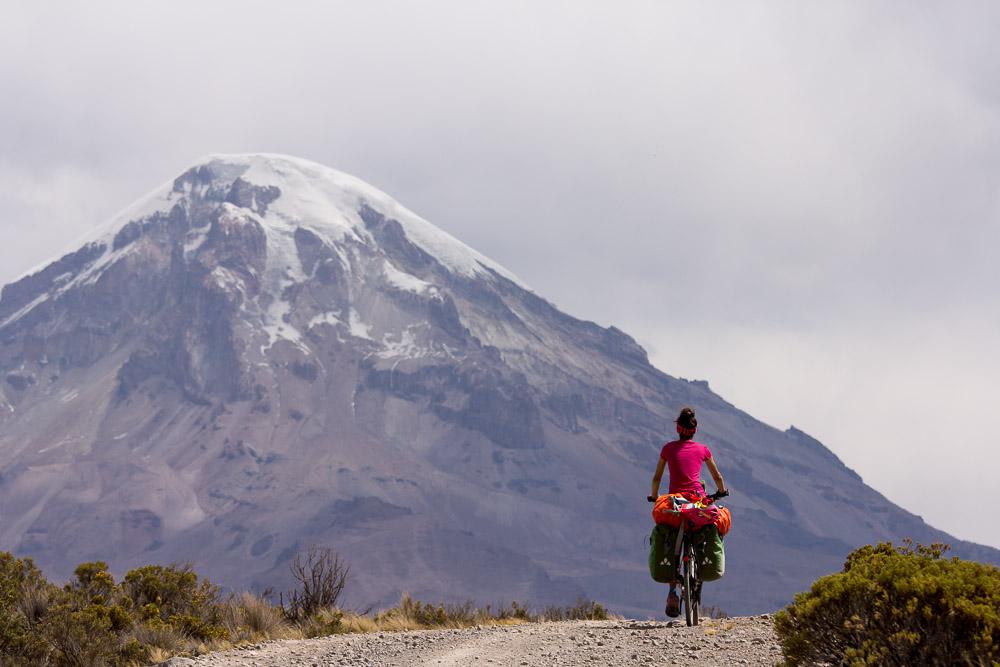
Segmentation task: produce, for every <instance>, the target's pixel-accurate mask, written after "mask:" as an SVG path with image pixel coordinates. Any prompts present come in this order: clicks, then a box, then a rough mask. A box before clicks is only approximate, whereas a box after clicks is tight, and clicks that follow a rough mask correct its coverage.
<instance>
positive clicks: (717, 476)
mask: <svg viewBox="0 0 1000 667" xmlns="http://www.w3.org/2000/svg"><path fill="white" fill-rule="evenodd" d="M705 463H706V465H708V472H710V473H712V479H714V480H715V490H716V491H725V490H726V480H724V479H722V473H721V472H719V466H717V465H715V459H714V458H708V459H706V460H705Z"/></svg>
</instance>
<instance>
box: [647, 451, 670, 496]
mask: <svg viewBox="0 0 1000 667" xmlns="http://www.w3.org/2000/svg"><path fill="white" fill-rule="evenodd" d="M665 465H667V462H666V461H664V460H663V459H660V460H659V463H657V464H656V474H655V475H653V490H652V491H651V492H650V494H649V497H650V498H653V499H654V500H655V499H656V498H657V497H658V496H659V494H660V480H661V479H663V466H665Z"/></svg>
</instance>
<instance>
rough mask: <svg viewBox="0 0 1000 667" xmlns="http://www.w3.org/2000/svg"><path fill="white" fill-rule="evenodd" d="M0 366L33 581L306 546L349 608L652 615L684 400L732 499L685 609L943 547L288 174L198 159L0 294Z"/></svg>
mask: <svg viewBox="0 0 1000 667" xmlns="http://www.w3.org/2000/svg"><path fill="white" fill-rule="evenodd" d="M0 370H2V373H3V383H2V386H0V548H2V549H9V550H14V551H16V552H18V553H19V554H26V555H31V556H33V557H35V558H36V560H37V561H38V562H39V563H40V564H41V565H42V566H43V567H45V568H46V569H47V570H49V571H50V572H51V573H52V574H53V575H57V576H58V575H65V574H67V573H68V571H69V570H70V568H71V567H72V566H73V565H74V564H75V563H77V562H79V561H82V560H86V559H96V558H101V559H104V560H108V561H109V562H111V563H112V564H113V566H114V567H115V568H118V569H123V568H126V567H130V566H133V565H136V564H139V563H145V562H150V561H160V562H165V561H172V560H180V561H185V560H191V559H194V560H195V561H196V562H197V563H198V564H199V566H200V567H201V568H202V569H203V570H204V571H206V572H208V573H209V574H210V575H212V577H213V578H214V579H217V580H219V581H221V582H223V583H226V584H229V585H233V586H258V587H264V586H269V585H275V584H280V583H281V582H282V581H283V580H284V577H286V575H287V571H286V570H287V561H288V559H289V558H290V557H291V555H292V554H293V553H294V552H295V551H296V550H297V549H299V548H301V547H302V546H304V545H306V544H310V543H316V542H322V543H327V544H331V545H333V546H335V547H336V548H337V549H339V550H340V551H342V552H343V553H345V555H346V556H347V557H348V559H349V561H350V562H352V563H353V564H354V572H355V575H356V576H355V581H354V583H353V585H352V588H351V593H352V595H353V597H354V598H355V599H356V600H357V601H359V602H368V603H370V602H376V601H378V602H386V601H393V600H394V599H395V598H396V597H397V596H398V594H399V592H400V591H403V590H406V591H409V592H412V593H414V594H416V595H422V596H429V597H434V598H437V597H442V596H443V597H448V598H459V599H465V598H468V597H475V598H477V599H479V600H492V599H500V598H504V599H510V598H512V597H513V598H515V599H519V600H521V599H530V600H533V601H537V602H544V601H552V600H566V599H571V598H573V597H574V596H576V595H577V594H587V595H589V596H592V597H596V598H599V599H602V600H606V601H608V602H609V603H611V604H613V605H614V606H616V607H617V608H619V609H621V610H624V611H627V612H630V613H636V614H647V613H652V612H654V611H656V610H657V609H659V608H660V607H661V606H662V605H661V598H662V595H663V591H662V588H661V587H657V586H656V585H654V584H653V583H652V582H651V581H650V580H649V579H648V575H647V574H646V572H645V567H646V566H645V549H646V546H645V536H646V534H647V533H648V529H649V514H648V512H649V507H648V505H647V504H646V503H645V495H646V493H647V492H648V491H647V488H648V482H649V477H650V476H651V473H652V469H653V466H654V464H655V462H656V458H657V455H658V448H659V445H660V444H662V440H663V439H664V438H665V437H668V436H669V434H670V433H671V427H672V418H673V416H674V415H675V414H676V412H677V410H678V409H679V407H680V406H681V405H683V404H689V403H690V404H693V405H695V406H696V407H697V409H698V412H699V419H700V422H701V424H702V430H701V432H700V434H699V436H700V437H701V439H702V440H703V441H704V442H706V443H707V444H709V445H710V446H711V447H712V448H713V451H714V452H715V453H716V457H717V459H718V461H719V464H720V466H721V467H722V469H723V472H724V474H725V475H726V478H727V480H728V481H729V482H730V484H731V486H732V487H733V489H734V496H733V498H732V502H731V506H732V508H733V513H734V522H735V523H734V530H733V533H732V534H731V536H730V537H729V538H727V546H728V555H729V559H728V560H729V574H728V575H727V577H726V578H725V579H724V580H723V581H722V582H720V583H719V584H716V585H713V587H712V589H711V591H710V593H709V594H708V601H709V602H710V603H717V604H719V605H721V606H724V607H726V608H727V609H729V610H730V611H732V612H753V611H759V610H769V609H772V608H774V607H776V606H778V605H780V604H782V603H783V602H785V601H787V599H788V598H789V596H790V595H791V593H793V592H794V591H796V590H800V589H802V588H804V587H805V586H806V585H808V583H809V582H811V580H812V579H814V578H815V577H816V576H818V575H820V574H823V573H825V572H827V571H830V570H833V569H836V568H838V567H839V566H840V564H841V562H842V560H843V557H844V555H845V554H846V553H847V552H848V551H849V550H850V549H851V548H852V547H853V546H856V545H858V544H862V543H867V542H872V541H876V540H880V539H896V540H898V539H900V538H902V537H913V538H915V539H917V540H921V541H930V540H942V539H947V541H950V542H953V543H954V542H955V541H954V540H951V539H949V538H947V536H945V535H944V534H943V533H940V532H939V531H935V530H934V529H932V528H930V527H928V526H926V525H925V524H924V523H923V522H922V521H921V520H920V519H919V518H917V517H914V516H913V515H911V514H908V513H906V512H905V511H903V510H901V509H900V508H898V507H896V506H894V505H892V504H891V503H888V502H887V501H886V500H885V499H884V498H882V497H881V496H879V495H878V494H877V493H876V492H874V491H873V490H871V489H870V488H868V487H867V486H865V485H864V484H863V482H862V481H861V479H860V478H859V477H858V476H857V475H855V474H854V473H853V472H852V471H850V470H849V469H847V468H846V467H845V466H843V464H842V463H841V462H840V461H839V460H838V459H837V458H836V457H835V456H834V455H833V454H832V453H830V452H829V450H827V449H826V448H825V447H823V446H822V445H821V444H820V443H818V442H816V441H815V440H813V439H811V438H810V437H809V436H807V435H806V434H804V433H802V432H800V431H797V430H794V429H791V430H789V431H788V432H780V431H777V430H775V429H773V428H770V427H768V426H766V425H764V424H762V423H760V422H758V421H756V420H754V419H753V418H752V417H750V416H749V415H747V414H745V413H743V412H741V411H739V410H737V409H736V408H735V407H734V406H732V405H730V404H728V403H727V402H725V401H724V400H723V399H721V398H720V397H718V396H716V395H715V394H714V393H712V392H711V390H710V389H709V387H708V385H707V384H705V383H700V382H687V381H684V380H680V379H676V378H672V377H670V376H668V375H666V374H664V373H662V372H660V371H658V370H657V369H655V368H653V367H652V366H651V365H650V364H649V362H648V360H647V358H646V354H645V352H644V351H643V350H642V349H641V348H640V347H639V346H638V345H637V344H636V343H635V341H634V340H632V339H631V338H630V337H629V336H627V335H626V334H624V333H622V332H621V331H619V330H617V329H615V328H614V327H612V328H608V329H605V328H602V327H599V326H597V325H595V324H593V323H590V322H584V321H580V320H577V319H575V318H572V317H570V316H568V315H566V314H564V313H562V312H560V311H559V310H558V309H556V308H555V307H554V306H553V305H551V304H550V303H548V302H547V301H545V300H544V299H542V298H540V297H539V296H538V295H536V294H534V293H533V292H532V291H531V290H530V289H528V288H527V287H526V286H525V285H524V284H523V283H521V282H520V281H519V280H518V279H517V278H516V277H515V276H513V275H512V274H511V273H510V272H508V271H506V270H505V269H504V268H503V267H501V266H499V265H497V264H496V263H494V262H492V261H490V260H489V259H487V258H486V257H484V256H482V255H480V254H479V253H477V252H475V251H474V250H472V249H470V248H468V247H467V246H465V245H464V244H462V243H461V242H459V241H457V240H456V239H454V238H452V237H450V236H449V235H447V234H445V233H444V232H442V231H440V230H439V229H437V228H435V227H434V226H432V225H430V224H429V223H427V222H426V221H424V220H422V219H421V218H419V217H418V216H416V215H415V214H413V213H412V212H410V211H408V210H406V209H405V208H403V207H402V206H400V205H399V204H398V203H396V202H395V201H393V200H392V199H391V198H390V197H388V196H387V195H385V194H384V193H381V192H379V191H378V190H376V189H374V188H372V187H370V186H368V185H366V184H364V183H362V182H360V181H358V180H357V179H355V178H353V177H350V176H347V175H345V174H342V173H340V172H336V171H333V170H331V169H327V168H325V167H322V166H320V165H316V164H314V163H310V162H307V161H303V160H299V159H296V158H289V157H285V156H275V155H241V156H214V157H211V158H207V159H205V160H203V161H201V162H200V163H199V164H198V165H196V166H194V167H192V168H191V169H189V170H188V171H186V172H185V173H184V174H182V175H181V176H179V177H178V178H177V179H176V180H175V181H173V182H172V183H170V184H168V185H166V186H164V187H163V188H160V189H159V190H157V191H155V192H154V193H152V194H151V195H149V196H147V197H146V198H144V199H143V200H141V201H140V202H137V203H136V204H135V205H133V206H132V207H130V208H129V209H127V210H126V211H124V212H123V213H122V214H120V215H119V216H117V217H116V218H115V219H114V220H112V221H110V222H109V224H108V225H107V226H105V227H104V228H102V229H101V230H99V232H98V233H96V234H95V236H94V237H93V238H92V239H91V240H90V241H89V242H87V243H86V244H84V245H83V246H82V247H81V248H80V249H79V250H77V251H75V252H73V253H71V254H69V255H67V256H65V257H63V258H61V259H59V260H57V261H55V262H53V263H51V264H49V265H48V266H47V267H45V268H43V269H42V270H40V271H38V272H35V273H32V274H31V275H29V276H26V277H24V278H22V279H20V280H19V281H17V282H15V283H14V284H12V285H8V286H7V287H5V288H4V289H3V292H2V297H0ZM957 551H958V552H959V553H962V554H964V555H967V556H970V557H974V558H977V559H980V560H990V561H993V562H998V561H1000V557H998V556H1000V554H998V552H997V551H996V550H992V549H988V548H986V547H978V546H975V545H970V544H960V545H958V549H957Z"/></svg>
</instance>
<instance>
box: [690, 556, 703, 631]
mask: <svg viewBox="0 0 1000 667" xmlns="http://www.w3.org/2000/svg"><path fill="white" fill-rule="evenodd" d="M694 582H695V583H694V593H693V594H692V596H691V597H692V600H691V613H692V615H693V616H694V625H698V623H699V616H700V615H701V582H700V581H698V568H697V567H695V569H694Z"/></svg>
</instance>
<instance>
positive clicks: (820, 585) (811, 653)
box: [775, 542, 1000, 665]
mask: <svg viewBox="0 0 1000 667" xmlns="http://www.w3.org/2000/svg"><path fill="white" fill-rule="evenodd" d="M946 550H947V547H946V546H944V545H933V546H930V547H925V546H917V547H913V545H912V543H909V542H907V543H906V545H905V546H903V547H894V546H893V545H892V544H891V543H881V544H879V545H877V546H874V547H873V546H865V547H862V548H860V549H857V550H856V551H854V552H852V553H851V554H850V555H849V556H848V558H847V562H846V563H845V565H844V570H843V572H840V573H837V574H831V575H828V576H825V577H822V578H821V579H819V580H817V581H816V582H815V583H814V584H813V585H812V588H811V589H810V590H809V591H807V592H805V593H800V594H798V595H796V596H795V601H794V602H793V603H792V604H791V605H789V606H788V607H787V608H786V609H784V610H783V611H781V612H779V613H778V614H777V615H776V617H775V627H776V629H777V632H778V636H779V637H780V639H781V643H782V648H783V651H784V655H785V659H786V660H787V663H788V664H789V665H809V664H817V663H825V664H844V665H873V664H877V665H979V664H996V662H997V661H1000V569H997V568H996V567H993V566H990V565H984V564H981V563H974V562H968V561H962V560H959V559H958V558H951V559H944V558H942V555H943V554H944V552H945V551H946Z"/></svg>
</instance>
